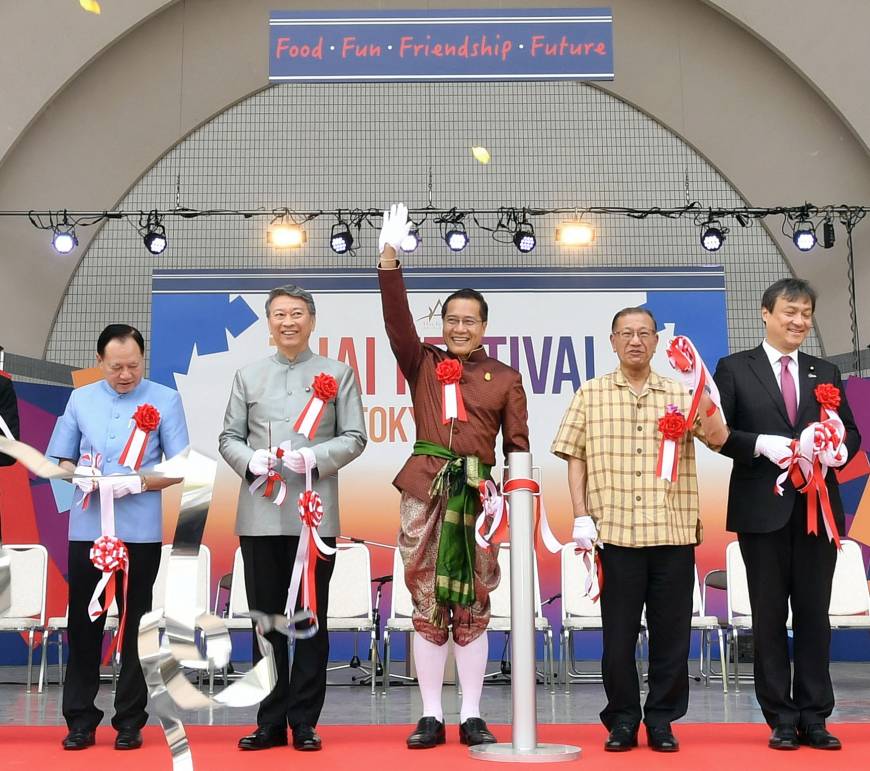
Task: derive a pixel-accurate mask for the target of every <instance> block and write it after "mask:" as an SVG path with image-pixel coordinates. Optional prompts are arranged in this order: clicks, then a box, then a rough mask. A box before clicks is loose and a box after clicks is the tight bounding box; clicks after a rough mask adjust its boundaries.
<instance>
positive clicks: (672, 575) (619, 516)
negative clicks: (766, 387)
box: [551, 308, 728, 752]
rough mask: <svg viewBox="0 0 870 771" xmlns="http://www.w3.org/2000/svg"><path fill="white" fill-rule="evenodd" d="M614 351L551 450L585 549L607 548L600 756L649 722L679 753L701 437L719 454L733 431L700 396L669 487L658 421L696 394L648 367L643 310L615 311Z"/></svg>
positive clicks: (649, 333) (576, 401) (659, 744)
mask: <svg viewBox="0 0 870 771" xmlns="http://www.w3.org/2000/svg"><path fill="white" fill-rule="evenodd" d="M610 342H611V344H612V346H613V350H614V352H615V353H616V355H617V357H618V358H619V366H618V367H617V368H616V369H615V370H614V371H613V372H611V373H609V374H607V375H603V376H602V377H597V378H593V379H592V380H589V381H587V382H586V383H585V384H584V385H583V386H582V387H581V388H580V389H579V390H578V391H577V393H576V394H574V398H573V400H572V402H571V405H570V406H569V408H568V411H567V412H566V413H565V416H564V418H563V419H562V425H561V426H560V427H559V432H558V433H557V434H556V438H555V439H554V440H553V445H552V447H551V451H552V452H553V453H555V454H556V455H558V456H559V457H560V458H564V459H565V460H567V461H568V487H569V491H570V494H571V503H572V506H573V509H574V533H573V538H574V541H575V543H576V544H577V548H578V550H581V551H591V550H593V549H594V547H595V545H596V543H597V545H598V547H599V549H600V551H599V558H600V560H601V565H602V568H603V581H602V587H601V617H602V626H603V633H604V634H603V636H604V642H603V644H604V652H603V656H602V660H601V668H602V674H603V678H604V690H605V692H606V694H607V706H606V707H605V708H604V710H603V711H602V712H601V721H602V722H603V723H604V725H605V726H606V727H607V729H608V731H609V732H610V734H609V736H608V739H607V741H606V742H605V745H604V748H605V750H607V751H610V752H621V751H625V750H629V749H631V748H632V747H636V746H637V732H638V728H639V726H640V722H641V717H643V722H644V724H645V725H646V730H647V738H648V743H649V746H650V747H651V748H652V749H654V750H658V751H661V752H675V751H677V750H678V749H679V743H678V742H677V739H676V738H675V737H674V734H673V732H672V730H671V722H672V721H673V720H677V719H678V718H680V717H682V716H683V715H685V714H686V711H687V709H688V703H689V676H688V668H687V662H688V656H689V640H690V635H691V617H692V593H693V589H694V575H695V574H694V564H695V553H694V549H695V546H696V545H697V544H698V543H700V541H701V521H700V519H699V517H698V485H697V478H696V474H695V446H694V441H693V437H697V438H698V439H700V440H701V441H702V442H704V443H705V444H707V445H708V446H709V447H711V448H713V449H718V448H719V447H721V445H722V444H723V443H724V442H725V440H726V438H727V436H728V429H727V428H726V426H725V423H724V421H723V419H722V415H721V412H720V411H719V410H717V409H716V407H715V405H714V404H713V402H712V400H711V399H710V396H709V395H708V394H707V393H704V394H703V395H702V397H701V401H700V405H699V408H698V416H697V417H696V418H695V420H694V421H693V424H692V425H691V426H687V427H686V431H685V433H683V434H682V436H680V437H679V438H677V439H675V440H674V441H675V443H676V450H677V455H676V457H677V459H678V465H677V469H676V473H675V474H674V475H673V477H672V478H673V481H667V480H666V479H664V478H661V477H662V476H667V475H666V474H660V473H659V468H658V467H659V449H660V445H661V444H662V441H663V439H664V437H663V434H662V433H660V431H659V419H660V418H662V417H664V416H665V415H666V414H668V413H672V414H676V412H675V408H676V410H678V411H679V413H680V414H682V415H683V416H685V415H687V414H688V413H689V408H690V404H691V401H692V395H691V394H690V393H689V391H688V390H686V388H685V387H684V386H683V385H681V384H680V383H678V382H676V381H675V380H671V379H670V378H666V377H662V376H661V375H658V374H657V373H655V372H653V371H652V369H651V368H650V361H651V360H652V357H653V354H655V351H656V346H657V345H658V334H657V332H656V321H655V318H654V317H653V315H652V313H650V311H649V310H647V309H646V308H624V309H623V310H621V311H619V312H618V313H617V314H616V316H614V318H613V324H612V326H611V335H610ZM644 606H645V607H646V624H647V628H648V629H649V693H648V695H647V699H646V703H645V705H644V709H643V713H642V712H641V706H640V689H639V685H638V681H637V673H636V669H635V663H634V656H635V643H636V641H637V635H638V631H639V629H640V622H641V613H642V611H643V609H644Z"/></svg>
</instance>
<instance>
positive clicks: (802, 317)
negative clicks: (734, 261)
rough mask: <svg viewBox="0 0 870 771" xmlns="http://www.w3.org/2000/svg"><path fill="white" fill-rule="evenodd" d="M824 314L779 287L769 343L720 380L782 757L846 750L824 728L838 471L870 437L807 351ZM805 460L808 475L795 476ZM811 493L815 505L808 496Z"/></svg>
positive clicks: (766, 688)
mask: <svg viewBox="0 0 870 771" xmlns="http://www.w3.org/2000/svg"><path fill="white" fill-rule="evenodd" d="M815 308H816V293H815V291H814V290H813V288H812V287H811V286H810V285H809V284H808V283H807V282H806V281H804V280H802V279H797V278H786V279H781V280H780V281H777V282H775V283H774V284H772V285H771V286H770V287H768V288H767V290H766V291H765V292H764V295H763V296H762V298H761V318H762V320H763V321H764V326H765V339H764V340H763V341H762V343H761V345H759V346H757V347H756V348H752V349H750V350H748V351H740V352H739V353H735V354H732V355H731V356H726V357H725V358H723V359H721V360H720V361H719V365H718V367H717V368H716V374H715V380H716V384H717V385H718V386H719V392H720V393H721V395H722V410H723V411H724V412H725V417H726V419H727V420H728V425H729V426H730V427H731V435H730V437H729V438H728V441H727V442H726V443H725V445H724V446H723V447H722V454H723V455H727V456H728V457H729V458H733V459H734V467H733V469H732V471H731V484H730V487H729V491H728V519H727V525H726V526H727V528H728V530H730V531H731V532H736V533H737V540H738V541H739V542H740V553H741V554H742V555H743V561H744V563H745V564H746V578H747V582H748V585H749V603H750V605H751V608H752V640H753V645H754V649H755V650H754V658H753V662H754V667H755V694H756V696H757V697H758V703H759V704H760V705H761V711H762V712H763V713H764V718H765V720H766V721H767V723H768V725H769V726H770V727H771V729H772V733H771V735H770V738H769V739H768V746H769V747H770V748H771V749H775V750H796V749H797V748H798V745H799V744H805V745H809V746H810V747H813V748H815V749H821V750H838V749H840V741H839V739H837V737H836V736H833V735H832V734H831V733H830V732H829V731H828V730H827V728H826V727H825V720H826V719H827V718H828V716H829V715H830V714H831V712H832V710H833V709H834V689H833V687H832V685H831V675H830V672H829V668H828V667H829V662H830V647H831V625H830V619H829V616H828V608H829V605H830V602H831V584H832V582H833V579H834V566H835V565H836V562H837V546H838V545H839V536H840V534H842V533H843V532H844V529H845V524H846V523H845V518H844V516H843V504H842V502H841V500H840V490H839V485H838V483H837V478H836V476H835V474H834V471H833V470H832V469H834V468H838V467H840V466H842V465H844V464H845V463H846V461H847V460H848V459H849V458H852V457H854V455H855V453H856V452H857V451H858V449H859V448H860V446H861V435H860V434H859V433H858V428H857V427H856V425H855V420H854V418H853V416H852V410H851V409H850V408H849V403H848V402H847V401H846V393H845V391H844V390H843V388H842V386H841V383H840V371H839V370H838V369H837V368H836V367H835V366H834V365H833V364H831V363H830V362H827V361H825V360H824V359H819V358H816V357H815V356H808V355H807V354H805V353H801V352H799V351H798V348H799V347H800V345H801V344H802V343H803V342H804V340H805V339H806V337H807V335H808V334H809V332H810V329H812V326H813V313H814V312H815ZM810 426H813V427H812V428H810ZM805 432H808V434H806V435H805ZM805 440H806V441H805ZM819 440H821V441H819ZM795 450H799V451H800V452H802V453H803V454H804V457H806V458H808V459H809V463H808V464H801V463H797V464H796V465H794V464H793V463H792V461H794V460H797V459H796V457H795ZM807 466H809V467H810V468H813V471H812V473H810V474H809V480H807V478H806V476H804V475H803V471H802V470H801V469H802V468H803V469H807ZM786 471H787V472H788V473H786ZM780 476H782V477H783V478H782V479H778V478H779V477H780ZM807 481H808V482H809V485H808V486H807V487H806V490H805V494H804V493H801V492H799V489H801V488H804V485H805V482H807ZM775 489H776V490H778V491H780V494H779V495H777V494H775V493H774V490H775ZM789 608H790V609H791V612H792V629H793V632H794V674H792V666H791V662H790V661H789V652H788V630H787V629H786V623H787V619H788V615H789Z"/></svg>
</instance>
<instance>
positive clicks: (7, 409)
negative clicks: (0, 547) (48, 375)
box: [0, 348, 18, 542]
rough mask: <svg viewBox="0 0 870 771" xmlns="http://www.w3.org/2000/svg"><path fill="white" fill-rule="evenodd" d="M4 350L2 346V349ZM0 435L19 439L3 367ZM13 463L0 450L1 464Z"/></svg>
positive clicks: (15, 402) (11, 391)
mask: <svg viewBox="0 0 870 771" xmlns="http://www.w3.org/2000/svg"><path fill="white" fill-rule="evenodd" d="M2 350H3V349H2V348H0V351H2ZM0 358H2V357H0ZM0 436H4V437H6V438H7V439H18V400H17V399H16V398H15V389H14V388H13V387H12V380H11V379H10V377H9V375H7V374H6V373H5V372H3V370H2V369H0ZM13 463H15V458H10V457H9V456H8V455H6V453H3V452H0V466H11V465H12V464H13ZM2 514H3V512H0V517H2ZM2 537H3V536H2V530H0V542H2Z"/></svg>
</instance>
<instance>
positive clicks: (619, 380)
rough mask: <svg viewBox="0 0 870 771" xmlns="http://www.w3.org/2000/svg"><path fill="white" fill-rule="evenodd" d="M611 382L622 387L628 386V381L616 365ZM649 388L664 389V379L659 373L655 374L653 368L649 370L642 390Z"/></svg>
mask: <svg viewBox="0 0 870 771" xmlns="http://www.w3.org/2000/svg"><path fill="white" fill-rule="evenodd" d="M613 382H614V384H616V385H618V386H622V387H624V388H628V387H629V382H628V380H627V379H626V377H625V374H624V373H623V371H622V368H621V367H617V368H616V369H615V370H613ZM647 388H649V389H651V390H653V391H664V390H665V381H664V378H662V376H661V375H659V374H657V373H656V372H655V371H654V370H650V371H649V377H648V378H647V380H646V385H645V386H644V391H645V390H646V389H647Z"/></svg>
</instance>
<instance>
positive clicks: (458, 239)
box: [444, 222, 468, 252]
mask: <svg viewBox="0 0 870 771" xmlns="http://www.w3.org/2000/svg"><path fill="white" fill-rule="evenodd" d="M444 240H445V241H446V242H447V246H449V247H450V251H452V252H461V251H462V250H463V249H464V248H465V247H466V246H468V233H466V232H465V225H463V224H462V223H461V222H454V223H453V224H452V225H451V227H450V230H448V231H447V232H446V233H445V234H444Z"/></svg>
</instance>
